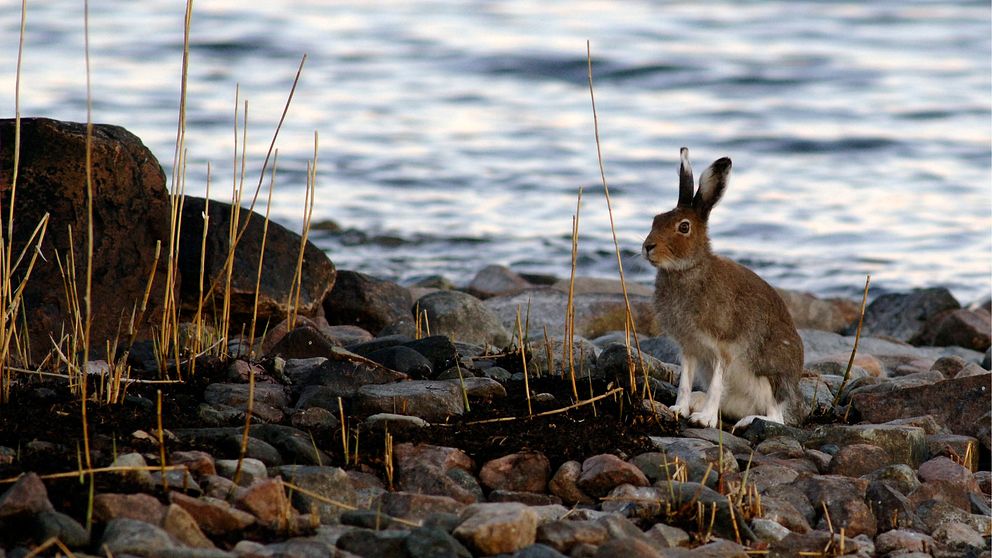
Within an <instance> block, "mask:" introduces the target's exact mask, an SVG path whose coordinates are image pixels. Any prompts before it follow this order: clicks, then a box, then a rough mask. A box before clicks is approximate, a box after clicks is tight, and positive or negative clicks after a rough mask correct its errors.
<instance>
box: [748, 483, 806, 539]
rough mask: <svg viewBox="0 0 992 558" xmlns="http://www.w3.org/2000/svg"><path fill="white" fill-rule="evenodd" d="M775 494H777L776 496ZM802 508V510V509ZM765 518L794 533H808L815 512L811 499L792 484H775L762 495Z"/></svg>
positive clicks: (763, 516)
mask: <svg viewBox="0 0 992 558" xmlns="http://www.w3.org/2000/svg"><path fill="white" fill-rule="evenodd" d="M773 494H777V496H774V495H773ZM800 509H801V510H802V511H800ZM761 510H762V512H764V515H762V518H763V519H767V520H769V521H774V522H775V523H778V524H779V525H782V526H783V527H785V528H786V529H788V530H790V531H792V532H794V533H807V532H809V531H810V530H812V529H811V527H810V525H809V522H810V521H812V520H813V519H814V515H815V512H814V511H813V506H812V505H811V504H810V503H809V499H808V498H806V495H805V494H803V493H802V491H800V490H799V489H797V488H796V487H794V486H791V485H775V486H773V487H771V488H770V489H768V490H767V491H766V492H765V495H764V496H762V497H761Z"/></svg>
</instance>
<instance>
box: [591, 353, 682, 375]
mask: <svg viewBox="0 0 992 558" xmlns="http://www.w3.org/2000/svg"><path fill="white" fill-rule="evenodd" d="M628 356H629V359H630V361H629V362H630V363H632V364H633V367H634V368H633V371H634V374H635V378H641V377H643V375H644V373H645V370H647V374H648V376H650V377H652V378H657V379H659V380H663V381H666V382H675V381H677V378H678V377H679V373H680V370H679V367H677V366H674V365H672V364H668V363H666V362H662V361H660V360H658V359H657V358H655V357H653V356H651V355H649V354H648V353H647V352H643V349H642V354H640V355H639V354H638V352H637V349H636V348H635V347H631V349H630V352H629V355H628V351H627V347H626V346H624V345H617V344H613V345H610V346H608V347H606V348H605V349H603V351H602V352H601V353H600V354H599V357H598V358H597V360H596V371H595V373H594V374H593V377H596V378H607V379H614V378H616V379H620V380H627V378H628V376H629V373H630V363H628Z"/></svg>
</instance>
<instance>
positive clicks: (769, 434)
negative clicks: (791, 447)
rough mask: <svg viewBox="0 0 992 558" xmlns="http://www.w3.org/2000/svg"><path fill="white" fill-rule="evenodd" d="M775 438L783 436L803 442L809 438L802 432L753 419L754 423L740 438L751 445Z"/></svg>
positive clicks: (771, 422)
mask: <svg viewBox="0 0 992 558" xmlns="http://www.w3.org/2000/svg"><path fill="white" fill-rule="evenodd" d="M776 436H784V437H787V438H792V439H793V440H798V441H799V442H803V441H804V440H806V438H808V437H809V434H808V433H807V432H806V431H804V430H801V429H799V428H793V427H791V426H787V425H785V424H782V423H779V422H773V421H768V420H764V419H755V420H754V422H752V423H751V425H750V426H748V427H747V430H745V431H744V433H743V434H742V436H741V437H742V438H744V439H746V440H747V441H749V442H751V443H752V444H757V443H759V442H761V441H763V440H765V439H767V438H773V437H776Z"/></svg>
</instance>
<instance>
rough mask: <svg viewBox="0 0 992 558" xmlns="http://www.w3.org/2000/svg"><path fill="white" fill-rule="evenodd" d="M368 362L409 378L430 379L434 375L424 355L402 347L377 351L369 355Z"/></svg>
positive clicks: (432, 368)
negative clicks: (373, 362) (372, 361)
mask: <svg viewBox="0 0 992 558" xmlns="http://www.w3.org/2000/svg"><path fill="white" fill-rule="evenodd" d="M369 360H374V361H375V362H378V363H379V364H381V365H383V366H385V367H386V368H389V369H390V370H396V371H397V372H402V373H404V374H406V375H408V376H410V377H411V378H418V379H424V378H430V377H432V376H433V375H434V367H433V366H432V365H431V362H430V361H429V360H427V358H426V357H424V355H422V354H420V353H418V352H417V351H415V350H413V349H411V348H410V347H404V346H402V345H399V346H395V347H386V348H384V349H379V350H378V351H375V352H373V353H372V354H370V355H369Z"/></svg>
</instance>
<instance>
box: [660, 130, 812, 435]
mask: <svg viewBox="0 0 992 558" xmlns="http://www.w3.org/2000/svg"><path fill="white" fill-rule="evenodd" d="M681 159H682V164H681V167H680V169H679V201H678V204H677V205H676V206H675V209H673V210H671V211H669V212H667V213H662V214H660V215H657V216H656V217H655V218H654V223H653V224H652V226H651V233H650V234H648V236H647V238H646V239H645V240H644V246H643V250H644V256H645V257H646V258H647V259H648V261H650V262H651V264H652V265H654V266H655V267H657V268H658V276H657V278H656V280H655V304H656V307H657V312H658V318H659V320H660V322H661V326H662V328H663V329H664V330H665V333H667V334H668V335H670V336H671V337H672V338H673V339H674V340H675V341H676V342H677V343H678V344H679V345H680V346H681V348H682V373H681V376H680V377H679V386H678V395H677V397H676V399H675V406H673V407H672V410H673V411H675V413H676V414H678V415H682V416H688V419H689V420H690V421H691V422H695V423H698V424H701V425H703V426H708V427H714V426H716V424H717V418H718V417H719V414H720V412H721V411H722V412H723V413H724V414H725V415H727V416H728V417H730V418H734V419H740V420H739V421H738V422H737V423H736V424H735V425H734V429H737V428H743V427H746V426H747V425H749V424H751V422H752V421H753V420H754V419H756V418H762V419H766V420H772V421H775V422H779V423H786V422H787V421H790V422H791V421H793V420H794V419H795V417H794V416H793V414H794V413H793V409H792V407H793V405H794V402H795V400H796V394H797V393H798V387H799V378H800V376H801V375H802V370H803V344H802V340H801V339H800V338H799V334H798V333H797V332H796V326H795V325H794V324H793V322H792V317H791V316H790V314H789V311H788V309H787V308H786V305H785V302H783V301H782V298H781V297H780V296H779V295H778V293H777V292H775V289H773V288H772V287H771V286H770V285H769V284H768V283H766V282H765V281H764V280H762V279H761V278H760V277H758V276H757V275H756V274H755V273H754V272H752V271H751V270H749V269H747V268H746V267H744V266H742V265H740V264H738V263H736V262H733V261H731V260H729V259H726V258H723V257H720V256H717V255H715V254H714V253H713V252H712V251H711V249H710V241H709V237H708V236H707V234H706V229H707V222H708V219H709V216H710V211H711V210H712V209H713V206H714V205H716V203H717V202H718V201H720V198H721V197H722V196H723V193H724V191H725V190H726V189H727V179H728V177H729V175H730V166H731V163H730V159H728V158H726V157H724V158H722V159H719V160H717V161H715V162H714V163H713V164H712V165H710V166H709V168H707V169H706V170H705V171H703V174H702V175H701V176H700V177H699V189H698V190H696V192H695V195H693V190H694V183H693V176H692V167H691V165H690V164H689V150H688V149H686V148H684V147H683V148H682V150H681ZM697 375H698V376H699V377H701V378H702V380H703V383H705V384H707V385H708V387H707V388H706V394H705V396H704V397H703V398H702V401H701V404H698V405H697V404H693V403H694V402H693V401H692V383H693V380H694V379H695V378H696V377H697Z"/></svg>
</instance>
